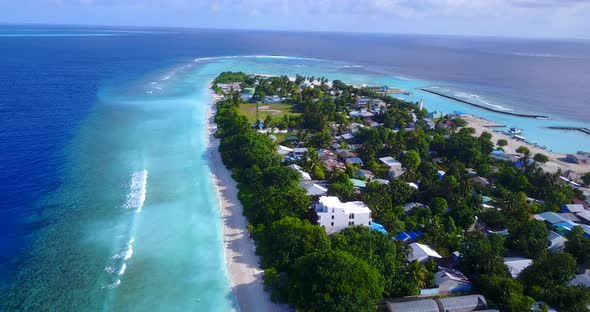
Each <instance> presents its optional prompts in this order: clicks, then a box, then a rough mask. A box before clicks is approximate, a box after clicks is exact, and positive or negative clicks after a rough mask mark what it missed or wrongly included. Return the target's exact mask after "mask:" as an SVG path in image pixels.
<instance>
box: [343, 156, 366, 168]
mask: <svg viewBox="0 0 590 312" xmlns="http://www.w3.org/2000/svg"><path fill="white" fill-rule="evenodd" d="M346 164H347V165H348V164H351V165H360V166H362V165H363V160H362V159H360V158H358V157H348V158H346Z"/></svg>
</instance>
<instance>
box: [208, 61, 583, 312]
mask: <svg viewBox="0 0 590 312" xmlns="http://www.w3.org/2000/svg"><path fill="white" fill-rule="evenodd" d="M211 88H212V90H213V92H215V94H216V95H215V97H216V104H215V108H216V109H215V111H214V114H215V115H214V119H213V121H214V123H215V127H214V128H213V130H214V131H215V138H216V139H217V140H218V144H219V145H218V151H219V155H220V157H221V159H222V161H223V164H224V165H225V167H227V169H229V170H231V173H232V177H233V179H234V180H235V181H236V182H237V189H236V192H238V194H237V198H239V201H240V203H241V206H240V207H237V206H239V205H223V206H224V207H225V208H224V210H223V211H224V212H223V213H224V216H225V218H226V219H225V223H226V230H225V234H226V250H229V251H226V253H227V252H229V253H230V254H232V255H233V254H235V252H236V249H235V248H234V249H231V247H228V245H235V244H236V241H234V240H233V239H236V238H235V237H238V238H237V239H240V240H249V238H250V237H251V238H252V239H253V240H254V242H255V245H256V254H257V255H258V256H259V257H260V262H259V263H254V264H252V261H255V260H253V258H251V257H250V256H248V257H250V258H248V261H250V262H249V263H250V268H249V269H251V270H258V268H257V266H258V265H259V266H260V268H261V269H260V270H263V282H264V288H265V290H267V291H268V292H269V293H270V297H271V299H272V301H274V302H277V303H281V304H285V306H287V305H288V306H291V307H295V308H296V309H297V310H301V311H414V310H413V309H417V307H429V308H430V310H428V311H439V309H440V311H443V310H444V311H459V307H460V308H461V309H462V310H460V311H468V310H469V311H482V310H486V311H494V309H497V310H500V311H531V309H532V308H534V309H536V310H538V311H549V309H550V308H554V309H558V310H559V311H583V310H585V309H586V307H587V306H588V305H589V304H590V289H588V288H587V287H589V286H590V275H588V274H586V269H587V268H588V264H589V263H590V205H589V204H590V203H589V202H588V200H587V199H586V197H585V196H584V194H583V191H582V189H581V188H579V187H576V186H575V185H572V184H571V183H570V182H571V181H569V180H568V181H565V180H564V179H563V178H562V172H561V169H559V168H558V169H557V170H556V171H555V172H548V171H546V170H544V167H546V164H547V163H549V162H552V161H556V160H555V159H554V156H553V155H551V154H550V153H547V154H544V153H541V152H537V151H536V150H533V149H531V148H529V147H527V146H526V145H518V146H517V147H515V146H514V144H518V142H516V141H512V140H509V139H504V138H499V139H494V138H495V137H494V136H493V135H492V133H490V132H487V131H485V129H483V128H482V127H480V125H475V128H473V127H472V126H473V125H474V124H475V123H476V121H477V120H476V119H477V118H475V117H473V116H453V115H443V114H440V113H436V112H431V113H429V112H428V111H427V110H426V109H424V108H423V107H422V105H421V103H411V102H406V101H403V100H399V99H396V98H394V97H392V96H390V95H389V93H388V88H387V87H383V86H353V85H349V84H346V83H344V82H342V81H339V80H335V81H329V80H327V79H325V78H324V77H321V78H316V77H302V76H296V77H287V76H268V75H254V74H252V75H250V74H246V73H241V72H224V73H221V74H220V75H219V76H218V77H217V78H216V79H215V80H214V81H213V83H212V86H211ZM470 118H471V119H470ZM466 119H467V120H471V122H469V123H468V122H467V121H466ZM214 147H215V148H217V145H214ZM210 156H211V157H216V156H217V157H219V156H218V155H217V154H212V155H210ZM211 161H212V162H216V161H217V160H216V159H212V160H211ZM578 168H583V167H578ZM579 174H580V176H581V177H582V180H583V182H585V183H590V174H587V173H586V174H583V172H579ZM225 175H226V176H229V174H228V173H225ZM226 182H227V181H226ZM217 185H218V187H219V186H220V183H217ZM230 195H232V196H235V195H236V194H233V193H232V192H230ZM236 207H237V208H236ZM232 209H238V210H232ZM241 209H243V214H244V216H245V217H246V218H247V225H246V223H245V222H243V224H242V223H240V222H237V223H236V222H234V221H232V220H235V219H231V216H232V215H233V216H235V212H236V211H239V212H240V213H241V211H242V210H241ZM228 216H230V217H228ZM234 223H235V224H234ZM228 224H232V225H233V227H231V228H229V229H228ZM240 224H241V225H240ZM240 226H241V227H242V229H241V230H242V231H243V232H239V233H238V232H232V231H234V230H236V229H235V228H236V227H237V228H239V227H240ZM245 227H247V232H248V233H246V234H244V232H245V231H246V229H245ZM237 230H240V229H237ZM228 233H229V234H228ZM229 236H232V237H229ZM228 237H229V238H228ZM241 251H243V250H241V249H240V252H241ZM244 252H245V253H247V251H244ZM232 255H230V256H229V257H233V256H232ZM244 257H246V256H244ZM230 262H231V261H230ZM229 266H230V273H231V275H232V280H234V279H240V276H239V275H240V272H243V270H246V269H247V268H240V269H237V268H236V270H235V271H234V270H233V269H232V268H231V266H232V264H231V263H230V264H229ZM252 266H255V267H256V268H252ZM240 270H241V271H240ZM253 272H255V273H256V272H257V271H253ZM234 273H235V274H234ZM260 273H262V271H260ZM256 274H258V273H256ZM234 275H235V276H234ZM245 282H248V283H250V282H252V283H255V281H251V280H247V281H245ZM235 284H237V283H235ZM237 291H238V292H239V291H240V290H237ZM252 294H253V293H250V294H249V295H250V297H251V296H252ZM245 297H246V296H240V295H239V294H238V301H240V302H239V303H240V306H241V307H242V311H247V310H252V311H255V310H257V309H256V307H254V306H253V305H254V304H255V303H254V302H250V301H249V302H246V301H248V300H254V299H252V298H250V299H247V298H245ZM285 306H283V307H285ZM466 309H468V310H466ZM260 310H264V309H262V308H261V309H260ZM416 311H417V310H416ZM420 311H423V310H420Z"/></svg>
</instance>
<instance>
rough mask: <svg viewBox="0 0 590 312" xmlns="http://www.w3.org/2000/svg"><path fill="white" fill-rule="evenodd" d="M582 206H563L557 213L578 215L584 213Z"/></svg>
mask: <svg viewBox="0 0 590 312" xmlns="http://www.w3.org/2000/svg"><path fill="white" fill-rule="evenodd" d="M584 210H585V209H584V206H582V205H580V204H565V205H563V206H561V209H560V210H559V212H571V213H580V212H582V211H584Z"/></svg>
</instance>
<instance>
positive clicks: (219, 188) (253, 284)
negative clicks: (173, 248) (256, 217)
mask: <svg viewBox="0 0 590 312" xmlns="http://www.w3.org/2000/svg"><path fill="white" fill-rule="evenodd" d="M209 94H210V98H211V106H210V108H209V110H208V114H207V121H208V123H207V137H208V158H209V163H210V166H211V170H212V174H213V184H214V186H215V189H216V192H217V198H218V201H219V206H220V214H221V217H222V220H223V244H224V257H225V261H226V265H227V269H228V273H229V279H230V284H231V287H232V292H233V294H234V297H235V299H236V303H237V305H238V307H239V311H240V312H249V311H261V312H273V311H277V312H280V311H289V309H288V308H287V307H286V306H283V305H279V304H275V303H273V302H272V301H271V300H270V296H269V294H268V293H267V292H265V291H264V288H263V285H262V274H263V272H264V271H263V270H261V269H260V258H259V257H258V256H257V255H256V254H255V251H254V242H253V241H252V239H251V238H250V234H249V232H248V227H247V225H248V221H247V220H246V218H245V217H244V215H243V207H242V203H241V202H240V201H239V200H238V190H237V188H236V182H235V181H234V179H233V178H232V172H231V171H230V170H229V169H227V168H226V167H225V165H224V164H223V162H222V161H221V154H220V153H219V143H220V140H219V139H218V138H216V137H215V133H216V132H217V125H216V123H215V120H214V119H215V115H216V114H217V107H216V106H217V103H218V102H219V101H220V100H221V99H222V98H221V97H220V96H217V95H216V94H215V93H214V92H213V91H212V90H211V85H209Z"/></svg>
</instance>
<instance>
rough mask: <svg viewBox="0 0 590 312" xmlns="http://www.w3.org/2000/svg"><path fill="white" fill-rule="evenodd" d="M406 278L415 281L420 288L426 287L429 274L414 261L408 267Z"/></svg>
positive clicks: (421, 265) (422, 266) (420, 264)
mask: <svg viewBox="0 0 590 312" xmlns="http://www.w3.org/2000/svg"><path fill="white" fill-rule="evenodd" d="M408 277H409V278H410V279H411V280H413V281H415V282H416V284H418V287H420V288H425V287H428V284H430V283H429V282H430V272H429V271H428V269H426V267H425V266H424V265H423V264H422V263H420V262H418V261H414V262H412V263H410V265H409V266H408Z"/></svg>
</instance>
